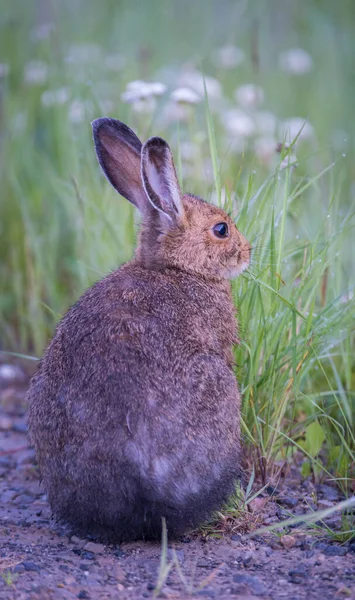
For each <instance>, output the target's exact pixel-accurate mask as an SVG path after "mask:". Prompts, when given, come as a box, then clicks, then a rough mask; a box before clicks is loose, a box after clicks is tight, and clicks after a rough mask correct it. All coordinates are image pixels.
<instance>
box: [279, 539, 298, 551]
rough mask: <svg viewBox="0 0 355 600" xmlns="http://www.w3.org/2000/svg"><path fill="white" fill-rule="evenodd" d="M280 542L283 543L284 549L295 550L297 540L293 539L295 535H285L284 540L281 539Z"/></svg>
mask: <svg viewBox="0 0 355 600" xmlns="http://www.w3.org/2000/svg"><path fill="white" fill-rule="evenodd" d="M280 542H281V546H282V547H283V548H285V549H286V550H289V549H290V548H293V547H294V546H295V544H296V540H295V538H294V537H293V535H283V536H282V538H281V539H280Z"/></svg>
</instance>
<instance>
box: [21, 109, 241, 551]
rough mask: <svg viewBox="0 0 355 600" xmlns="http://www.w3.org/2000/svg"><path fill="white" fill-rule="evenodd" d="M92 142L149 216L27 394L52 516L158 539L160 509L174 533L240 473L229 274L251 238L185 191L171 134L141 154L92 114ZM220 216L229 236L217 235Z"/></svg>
mask: <svg viewBox="0 0 355 600" xmlns="http://www.w3.org/2000/svg"><path fill="white" fill-rule="evenodd" d="M102 138H103V139H104V146H102ZM94 139H95V144H96V149H97V153H98V158H99V161H100V164H101V165H102V167H103V169H104V171H105V173H106V175H107V177H108V178H109V180H110V181H111V183H113V184H114V185H115V187H116V189H117V190H118V191H120V193H124V195H125V196H126V197H127V198H128V199H129V200H130V201H131V202H133V203H134V204H136V206H138V207H139V208H140V210H141V212H142V214H143V223H142V228H141V233H140V239H139V245H138V248H137V252H136V256H135V258H134V259H133V260H132V261H131V262H130V263H127V264H126V265H123V266H122V267H121V268H120V269H118V270H117V271H115V272H114V273H111V274H110V275H108V276H107V277H105V278H104V279H103V280H101V281H99V282H98V283H96V284H95V285H94V286H93V287H92V288H90V289H89V290H87V291H86V292H85V294H84V295H83V296H82V297H81V298H80V300H79V301H78V302H77V303H76V304H75V305H74V306H73V307H72V308H71V309H70V310H69V312H68V313H67V314H66V315H65V317H64V318H63V319H62V321H61V322H60V323H59V325H58V327H57V330H56V333H55V335H54V337H53V340H52V342H51V343H50V345H49V347H48V348H47V350H46V352H45V354H44V357H43V359H42V361H41V364H40V367H39V370H38V372H37V373H36V375H35V376H34V378H33V380H32V382H31V386H30V389H29V392H28V404H29V428H30V435H31V439H32V441H33V443H34V445H35V448H36V452H37V457H38V461H39V467H40V471H41V474H42V477H43V482H44V485H45V487H46V489H47V491H48V496H49V501H50V504H51V507H52V510H53V513H54V515H55V516H56V517H57V518H59V519H61V520H63V521H64V522H66V523H68V524H69V525H70V526H71V527H72V529H73V530H75V531H78V532H80V533H82V534H92V535H97V536H99V537H101V538H103V539H115V540H117V541H119V540H130V539H136V538H141V537H157V536H159V535H160V533H161V517H165V518H166V520H167V524H168V530H169V534H170V535H178V534H180V533H182V532H183V531H185V530H186V529H188V528H191V527H194V526H195V525H197V524H199V523H201V522H202V521H203V520H204V519H205V518H207V517H208V516H209V515H210V514H211V512H212V511H213V510H215V509H217V508H218V507H219V506H220V505H221V503H222V502H223V501H224V500H226V499H227V497H228V496H229V495H230V494H231V493H232V491H233V487H234V484H235V481H236V478H237V477H238V475H239V404H240V396H239V391H238V387H237V383H236V380H235V377H234V373H233V344H234V343H235V342H236V340H237V323H236V319H235V314H234V313H235V309H234V305H233V302H232V298H231V292H230V284H229V282H228V281H227V280H226V277H229V276H231V275H232V274H236V273H237V272H238V271H240V270H241V269H242V268H244V267H245V266H246V265H247V264H248V261H249V252H250V248H249V244H248V243H247V242H246V240H245V239H244V238H243V237H242V235H241V234H240V233H239V232H238V231H237V229H236V228H235V226H234V224H233V222H232V221H231V220H230V219H229V217H227V215H226V214H225V213H224V212H223V211H222V210H220V209H218V208H216V207H213V206H210V205H209V204H207V203H205V202H204V201H203V200H201V199H199V198H196V197H193V196H187V195H185V196H181V194H180V189H179V186H178V183H177V180H176V175H175V169H174V166H173V162H172V157H171V153H170V149H169V147H168V145H167V144H166V142H164V141H163V140H160V139H159V138H152V139H151V140H148V142H147V143H146V144H145V145H144V146H143V148H142V151H141V157H142V164H141V157H140V155H139V145H138V143H140V142H139V140H138V138H135V136H134V134H133V132H131V130H129V129H128V128H127V127H126V126H124V125H123V124H120V123H119V122H118V121H113V120H109V119H100V120H98V121H96V122H94ZM137 140H138V143H137ZM107 148H108V150H107ZM120 149H122V152H121V151H120ZM145 161H148V162H147V163H146V164H145ZM137 169H138V170H139V169H142V172H141V176H142V182H143V183H139V184H137V181H138V180H139V178H138V175H137ZM120 171H121V172H122V175H120ZM144 179H145V181H144ZM129 182H131V186H132V187H129V185H128V183H129ZM147 192H148V194H149V197H148V194H147ZM219 222H226V223H227V224H228V227H229V231H230V235H229V237H227V238H226V239H217V238H216V237H215V236H214V234H213V231H212V229H211V228H212V227H213V225H215V224H216V223H219Z"/></svg>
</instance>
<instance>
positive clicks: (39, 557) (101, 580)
mask: <svg viewBox="0 0 355 600" xmlns="http://www.w3.org/2000/svg"><path fill="white" fill-rule="evenodd" d="M4 366H5V367H6V368H7V370H6V368H5V369H4ZM8 367H9V366H8V365H0V598H1V599H2V600H13V599H16V600H27V599H31V600H32V599H33V600H35V599H36V600H37V599H38V600H52V599H53V600H54V599H58V600H59V599H73V598H90V599H93V600H101V599H102V600H103V599H110V598H120V599H122V600H125V599H128V598H136V599H140V598H152V597H153V596H154V588H155V586H156V584H157V579H158V573H159V565H160V557H161V546H160V544H159V543H148V542H134V543H129V544H121V545H120V546H116V547H113V546H105V545H103V544H98V543H96V542H94V541H92V540H82V539H79V538H77V537H75V536H70V535H68V533H67V532H66V531H65V529H63V528H61V527H60V526H58V525H55V524H54V523H53V522H52V521H51V518H50V510H49V507H48V504H47V502H46V497H45V494H44V492H43V490H42V489H41V486H40V483H39V480H38V472H37V468H36V464H35V458H34V453H33V450H32V449H31V448H30V447H29V445H28V441H27V434H26V423H25V405H24V392H25V387H26V382H27V379H26V377H25V375H24V374H23V373H22V372H21V371H20V369H16V368H15V369H14V368H13V367H11V368H8ZM11 369H12V371H11ZM268 491H269V492H270V490H268ZM271 491H272V490H271ZM340 499H341V497H340V496H339V493H338V491H337V490H336V489H335V488H332V487H330V486H329V485H326V484H323V485H321V486H318V488H315V486H313V484H312V483H311V482H309V481H306V482H302V481H301V478H300V476H299V471H298V469H297V468H296V467H295V468H294V469H291V471H290V473H289V476H288V479H287V480H286V482H285V483H283V484H282V485H280V487H279V490H278V493H277V494H276V495H272V496H268V495H267V494H265V498H258V499H257V500H256V501H255V502H254V504H253V505H252V511H254V512H252V513H250V514H249V516H247V518H250V519H251V520H253V519H254V520H255V521H257V522H259V523H263V524H270V523H272V522H275V521H278V520H279V519H283V518H285V517H287V516H289V512H290V511H291V512H292V513H294V514H302V513H303V512H304V511H305V510H309V508H307V505H308V506H311V507H312V508H326V507H328V506H331V505H332V504H334V503H335V502H337V501H339V500H340ZM329 523H330V524H331V525H332V526H334V527H336V526H337V524H339V516H336V517H332V518H331V520H330V521H329ZM242 532H243V529H241V530H240V531H238V530H235V531H234V532H230V533H228V534H227V533H226V534H225V535H223V536H222V537H221V538H219V539H216V538H213V537H206V536H205V535H203V534H202V533H200V534H194V535H192V536H187V537H185V538H184V539H182V540H180V541H178V542H176V543H174V546H170V544H169V548H168V556H167V561H168V563H170V562H172V561H173V559H174V554H173V552H174V551H175V556H176V559H177V561H178V565H179V566H178V567H177V566H176V564H175V565H174V566H173V567H172V568H171V570H170V572H169V574H168V575H167V578H166V580H165V582H164V583H163V585H162V589H161V591H160V595H159V597H161V598H190V597H192V596H193V597H205V598H218V599H219V598H220V599H224V598H243V599H248V600H252V599H256V598H265V599H268V598H270V599H275V600H278V599H284V598H287V599H288V600H302V599H307V600H319V599H322V600H326V599H328V598H329V599H334V598H353V599H355V541H353V543H347V544H345V545H343V546H341V545H337V544H334V543H332V542H331V541H329V540H320V539H319V538H316V537H314V536H311V535H307V534H306V533H304V532H303V533H302V532H299V531H297V530H295V529H294V530H291V531H290V532H289V534H288V535H286V536H284V537H283V538H280V537H276V536H275V535H270V534H269V535H268V536H263V537H260V536H257V537H254V538H250V536H247V535H243V534H242Z"/></svg>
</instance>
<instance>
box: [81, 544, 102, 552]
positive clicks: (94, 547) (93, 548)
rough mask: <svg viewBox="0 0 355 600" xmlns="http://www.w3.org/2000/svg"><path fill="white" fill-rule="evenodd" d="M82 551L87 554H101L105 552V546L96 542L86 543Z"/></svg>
mask: <svg viewBox="0 0 355 600" xmlns="http://www.w3.org/2000/svg"><path fill="white" fill-rule="evenodd" d="M84 550H88V552H93V553H94V554H102V553H103V552H104V551H105V546H104V545H103V544H98V543H97V542H87V543H86V544H85V546H84Z"/></svg>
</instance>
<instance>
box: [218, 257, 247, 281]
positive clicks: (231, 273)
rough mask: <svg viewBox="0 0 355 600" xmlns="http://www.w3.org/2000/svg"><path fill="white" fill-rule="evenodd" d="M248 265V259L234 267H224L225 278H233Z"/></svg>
mask: <svg viewBox="0 0 355 600" xmlns="http://www.w3.org/2000/svg"><path fill="white" fill-rule="evenodd" d="M248 267H249V260H246V261H243V262H241V263H239V264H238V265H236V266H234V267H226V269H225V274H224V276H225V278H226V279H235V278H236V277H238V275H240V274H241V273H243V271H245V269H247V268H248Z"/></svg>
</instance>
